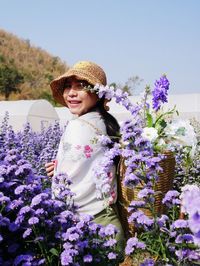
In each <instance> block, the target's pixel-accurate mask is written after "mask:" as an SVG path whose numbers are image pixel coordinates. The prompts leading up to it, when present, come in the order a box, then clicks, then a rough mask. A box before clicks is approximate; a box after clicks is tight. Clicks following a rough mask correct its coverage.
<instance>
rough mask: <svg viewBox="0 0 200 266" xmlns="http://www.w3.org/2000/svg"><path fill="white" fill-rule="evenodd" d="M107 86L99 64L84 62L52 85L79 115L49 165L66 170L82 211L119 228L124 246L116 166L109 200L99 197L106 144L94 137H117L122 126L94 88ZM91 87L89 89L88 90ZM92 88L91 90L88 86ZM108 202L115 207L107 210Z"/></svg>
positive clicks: (50, 169) (51, 168) (58, 96)
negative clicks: (98, 176) (98, 173)
mask: <svg viewBox="0 0 200 266" xmlns="http://www.w3.org/2000/svg"><path fill="white" fill-rule="evenodd" d="M97 83H98V84H101V85H104V86H105V85H106V84H107V81H106V74H105V72H104V71H103V69H102V68H101V67H100V66H98V65H97V64H95V63H92V62H87V61H81V62H78V63H77V64H75V65H74V66H73V67H72V68H70V69H69V70H68V71H67V72H66V73H65V74H64V75H62V76H60V77H58V78H56V79H55V80H53V81H52V82H51V84H50V86H51V89H52V92H53V96H54V98H55V100H56V101H57V102H59V103H61V104H62V105H64V106H66V107H67V108H69V110H70V112H71V113H72V114H74V115H76V118H75V119H72V120H71V121H69V123H68V125H67V127H66V130H65V132H64V134H63V136H62V138H61V141H60V144H59V149H58V153H57V158H56V161H57V165H56V169H55V164H54V163H53V162H50V163H47V164H46V165H45V167H46V171H47V174H48V176H53V175H54V172H55V171H56V172H57V173H58V172H62V173H63V172H65V173H67V175H68V177H69V178H70V179H71V181H72V185H71V186H70V188H71V190H72V192H74V193H75V196H74V201H75V203H76V204H77V205H78V206H79V209H78V211H79V212H80V213H86V214H90V215H93V216H94V221H95V222H96V223H99V224H102V225H107V224H114V225H115V226H116V227H117V228H118V229H119V233H118V234H117V240H118V245H119V246H121V247H122V246H123V241H124V235H123V230H122V226H121V223H120V221H119V218H118V215H117V212H116V211H115V210H116V208H115V203H116V200H117V180H116V174H115V171H116V166H115V165H113V167H112V168H111V170H110V173H109V176H110V178H111V189H110V195H109V198H108V199H99V198H97V194H96V184H95V179H94V170H95V168H97V167H98V165H99V163H100V162H101V160H102V159H103V158H104V153H105V147H103V146H102V145H101V144H99V143H98V142H94V139H95V138H97V137H98V136H99V135H109V136H110V137H111V138H112V137H116V136H117V133H118V132H119V125H118V123H117V121H116V119H115V118H114V117H113V116H112V115H110V114H109V113H108V112H107V110H106V106H105V100H104V99H103V98H101V99H99V98H98V96H97V94H95V93H94V92H92V90H91V91H90V89H91V88H92V87H94V86H95V85H96V84H97ZM86 88H87V89H86ZM88 88H89V89H88ZM113 140H115V138H113ZM52 190H53V193H54V194H55V195H56V186H55V184H54V182H53V181H52ZM105 202H109V204H110V206H111V207H112V211H111V212H107V211H106V205H105Z"/></svg>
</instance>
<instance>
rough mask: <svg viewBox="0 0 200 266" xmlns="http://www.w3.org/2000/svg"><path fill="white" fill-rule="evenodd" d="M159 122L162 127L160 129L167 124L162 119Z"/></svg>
mask: <svg viewBox="0 0 200 266" xmlns="http://www.w3.org/2000/svg"><path fill="white" fill-rule="evenodd" d="M159 124H160V126H161V127H162V129H164V128H165V127H166V126H167V123H166V122H165V120H164V119H162V120H161V121H160V123H159Z"/></svg>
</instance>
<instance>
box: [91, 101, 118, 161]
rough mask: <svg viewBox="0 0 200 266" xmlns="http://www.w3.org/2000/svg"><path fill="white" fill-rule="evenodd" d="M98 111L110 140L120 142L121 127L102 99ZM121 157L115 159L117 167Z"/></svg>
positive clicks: (97, 106)
mask: <svg viewBox="0 0 200 266" xmlns="http://www.w3.org/2000/svg"><path fill="white" fill-rule="evenodd" d="M96 110H97V111H98V112H99V113H100V115H101V117H102V119H103V121H104V123H105V126H106V132H107V134H108V136H109V137H110V139H111V140H112V141H113V142H114V143H115V142H119V137H120V126H119V123H118V122H117V120H116V118H115V117H114V116H112V115H111V114H110V113H108V112H107V111H106V109H105V107H104V98H101V99H100V100H99V101H98V103H97V105H96ZM112 147H113V144H111V145H108V148H112ZM119 159H120V158H119V157H118V156H117V157H116V158H115V159H114V163H115V165H116V166H117V165H118V163H119Z"/></svg>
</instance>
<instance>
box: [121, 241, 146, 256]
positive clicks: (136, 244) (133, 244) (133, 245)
mask: <svg viewBox="0 0 200 266" xmlns="http://www.w3.org/2000/svg"><path fill="white" fill-rule="evenodd" d="M145 247H146V245H145V244H144V243H143V242H140V241H139V240H138V239H137V237H132V238H129V239H128V241H127V243H126V248H125V254H126V255H131V254H132V253H133V252H134V251H135V249H145Z"/></svg>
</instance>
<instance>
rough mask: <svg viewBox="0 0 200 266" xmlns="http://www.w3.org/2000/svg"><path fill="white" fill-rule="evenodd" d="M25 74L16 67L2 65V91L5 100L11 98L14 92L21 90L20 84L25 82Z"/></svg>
mask: <svg viewBox="0 0 200 266" xmlns="http://www.w3.org/2000/svg"><path fill="white" fill-rule="evenodd" d="M23 80H24V78H23V76H22V75H21V74H20V73H19V72H18V70H17V69H16V68H15V67H10V66H7V65H4V64H2V65H0V93H1V94H3V95H4V96H5V100H6V101H7V100H8V99H9V96H10V94H11V93H12V92H14V93H17V92H20V89H19V84H21V83H22V82H23Z"/></svg>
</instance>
